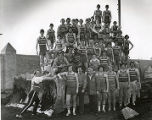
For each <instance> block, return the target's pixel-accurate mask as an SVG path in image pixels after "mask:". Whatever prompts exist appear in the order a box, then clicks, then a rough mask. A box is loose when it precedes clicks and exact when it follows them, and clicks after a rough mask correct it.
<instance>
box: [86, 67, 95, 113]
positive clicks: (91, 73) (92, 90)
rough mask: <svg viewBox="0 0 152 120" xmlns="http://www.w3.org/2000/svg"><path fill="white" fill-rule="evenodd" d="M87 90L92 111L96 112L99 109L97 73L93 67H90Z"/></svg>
mask: <svg viewBox="0 0 152 120" xmlns="http://www.w3.org/2000/svg"><path fill="white" fill-rule="evenodd" d="M87 92H88V96H89V108H90V112H93V113H96V111H97V93H96V82H95V73H94V71H93V69H92V68H88V73H87Z"/></svg>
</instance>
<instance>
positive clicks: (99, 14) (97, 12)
mask: <svg viewBox="0 0 152 120" xmlns="http://www.w3.org/2000/svg"><path fill="white" fill-rule="evenodd" d="M101 15H102V11H101V10H96V11H95V17H100V18H101Z"/></svg>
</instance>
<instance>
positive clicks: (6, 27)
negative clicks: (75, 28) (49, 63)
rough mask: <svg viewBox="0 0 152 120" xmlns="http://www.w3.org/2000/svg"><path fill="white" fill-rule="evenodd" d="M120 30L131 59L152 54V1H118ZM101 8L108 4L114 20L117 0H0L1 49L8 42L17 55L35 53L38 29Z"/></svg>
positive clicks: (83, 16)
mask: <svg viewBox="0 0 152 120" xmlns="http://www.w3.org/2000/svg"><path fill="white" fill-rule="evenodd" d="M121 1H122V30H123V35H125V34H128V35H129V36H130V40H131V42H132V43H133V44H134V48H133V49H132V50H131V52H130V57H131V58H136V59H150V58H151V57H152V53H151V52H150V51H152V47H151V46H152V40H151V39H152V37H151V34H152V24H151V21H152V15H151V12H152V0H121ZM97 4H100V5H101V10H104V6H105V5H106V4H109V6H110V10H111V11H112V21H115V20H116V21H117V18H118V15H117V0H0V33H2V34H3V35H1V36H0V50H1V49H2V48H3V47H4V46H5V45H6V44H7V43H8V42H10V43H11V44H12V46H13V47H14V48H15V49H16V51H17V54H30V55H33V54H36V49H35V48H36V39H37V37H38V36H39V30H40V29H41V28H43V29H45V31H46V30H47V29H48V28H49V24H50V23H54V26H55V30H56V29H57V27H58V25H59V24H60V19H61V18H67V17H70V18H79V19H80V18H83V19H85V18H88V17H91V16H92V15H93V12H94V10H95V9H96V5H97Z"/></svg>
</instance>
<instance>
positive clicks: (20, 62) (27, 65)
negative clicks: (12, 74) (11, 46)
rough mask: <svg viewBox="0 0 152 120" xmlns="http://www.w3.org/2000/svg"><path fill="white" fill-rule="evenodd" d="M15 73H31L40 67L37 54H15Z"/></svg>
mask: <svg viewBox="0 0 152 120" xmlns="http://www.w3.org/2000/svg"><path fill="white" fill-rule="evenodd" d="M16 61H17V62H16V73H17V74H25V73H26V72H28V73H33V71H34V70H36V69H40V67H39V56H36V55H17V56H16Z"/></svg>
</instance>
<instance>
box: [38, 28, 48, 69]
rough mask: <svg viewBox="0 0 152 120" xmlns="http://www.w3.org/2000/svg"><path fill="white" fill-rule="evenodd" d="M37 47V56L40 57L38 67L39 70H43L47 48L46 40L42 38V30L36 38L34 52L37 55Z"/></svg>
mask: <svg viewBox="0 0 152 120" xmlns="http://www.w3.org/2000/svg"><path fill="white" fill-rule="evenodd" d="M38 45H39V55H40V66H41V70H42V71H43V70H44V59H45V57H46V52H47V48H49V47H48V43H47V39H46V38H45V36H44V30H43V29H41V30H40V36H39V37H38V38H37V43H36V51H37V54H38Z"/></svg>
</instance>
